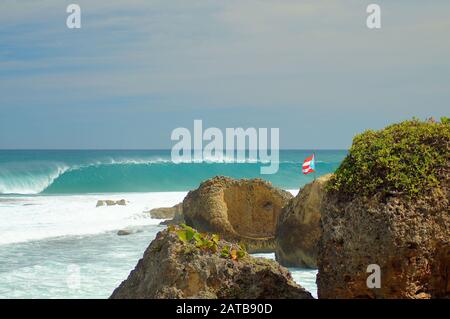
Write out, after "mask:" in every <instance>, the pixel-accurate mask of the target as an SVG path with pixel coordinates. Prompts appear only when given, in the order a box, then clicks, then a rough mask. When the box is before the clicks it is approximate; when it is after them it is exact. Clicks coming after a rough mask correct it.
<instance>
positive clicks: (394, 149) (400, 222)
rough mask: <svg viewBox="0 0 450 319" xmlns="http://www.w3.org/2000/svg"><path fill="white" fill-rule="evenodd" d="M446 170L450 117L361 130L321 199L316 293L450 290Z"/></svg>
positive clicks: (399, 294) (397, 294) (436, 294)
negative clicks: (373, 268) (372, 269)
mask: <svg viewBox="0 0 450 319" xmlns="http://www.w3.org/2000/svg"><path fill="white" fill-rule="evenodd" d="M449 176H450V126H449V122H448V121H447V122H444V121H443V123H436V122H432V121H429V122H425V123H424V122H419V121H417V120H413V121H407V122H404V123H400V124H395V125H392V126H389V127H387V128H386V129H384V130H381V131H367V132H366V133H363V134H361V135H360V136H357V137H356V138H355V139H354V142H353V145H352V148H351V149H350V151H349V155H348V156H347V158H346V159H345V160H344V161H343V163H342V165H341V166H340V167H339V169H338V170H337V171H336V173H335V175H334V176H333V178H332V179H331V180H330V181H329V183H328V186H329V190H328V191H327V195H326V200H324V206H323V210H322V218H321V225H322V236H321V239H320V241H319V255H318V266H319V274H318V277H317V285H318V295H319V298H389V299H397V298H414V299H416V298H450V281H449V278H450V258H449V254H450V208H449V199H450V185H449V184H450V178H449ZM372 264H375V265H378V266H379V267H380V270H381V271H380V273H379V274H380V279H381V281H380V287H379V288H369V287H368V286H367V279H368V277H369V275H371V274H370V273H368V272H367V271H368V266H369V265H372ZM372 275H375V277H373V276H372ZM372 275H371V278H376V274H372ZM369 283H370V282H369Z"/></svg>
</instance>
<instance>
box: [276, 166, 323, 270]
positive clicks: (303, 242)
mask: <svg viewBox="0 0 450 319" xmlns="http://www.w3.org/2000/svg"><path fill="white" fill-rule="evenodd" d="M330 177H331V174H328V175H325V176H321V177H319V178H318V179H316V180H315V181H314V182H312V183H309V184H307V185H305V186H304V187H303V188H302V189H301V190H300V192H299V193H298V195H297V196H296V197H294V198H293V199H291V200H290V201H289V203H288V204H287V205H286V206H285V207H284V208H283V210H282V212H281V215H280V217H279V219H278V224H277V232H276V235H275V237H276V250H275V255H276V259H277V261H278V262H279V263H280V264H282V265H284V266H287V267H308V268H317V253H318V243H319V239H320V235H321V230H320V216H321V210H322V202H323V199H324V195H325V185H326V183H327V182H328V180H329V179H330Z"/></svg>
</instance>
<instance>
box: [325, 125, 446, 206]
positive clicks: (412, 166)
mask: <svg viewBox="0 0 450 319" xmlns="http://www.w3.org/2000/svg"><path fill="white" fill-rule="evenodd" d="M449 141H450V122H449V119H448V118H442V119H441V122H436V121H434V120H432V119H430V120H428V121H425V122H424V121H420V120H418V119H413V120H410V121H405V122H401V123H398V124H394V125H390V126H388V127H386V128H385V129H382V130H379V131H372V130H369V131H366V132H364V133H362V134H359V135H357V136H356V137H355V138H354V139H353V144H352V147H351V148H350V150H349V153H348V155H347V157H346V158H345V159H344V161H343V162H342V164H341V165H340V167H339V168H338V169H337V170H336V173H335V175H334V176H333V178H332V179H331V180H330V183H328V186H327V187H328V190H329V191H337V192H338V193H339V194H340V195H341V196H345V197H347V198H353V197H354V196H360V195H363V196H372V195H375V194H381V195H382V196H383V195H384V196H385V195H391V194H401V195H405V196H408V197H414V196H417V195H419V194H424V193H427V191H428V190H430V189H431V188H433V187H439V186H440V183H442V180H443V179H445V178H446V177H445V176H447V178H448V175H446V172H447V173H448V168H449V162H450V150H449V148H450V146H449V145H450V142H449ZM447 182H448V181H447Z"/></svg>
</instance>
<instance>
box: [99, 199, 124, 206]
mask: <svg viewBox="0 0 450 319" xmlns="http://www.w3.org/2000/svg"><path fill="white" fill-rule="evenodd" d="M126 204H127V201H126V200H125V199H121V200H110V199H106V200H99V201H97V205H96V207H100V206H115V205H119V206H125V205H126Z"/></svg>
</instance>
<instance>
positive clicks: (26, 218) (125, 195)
mask: <svg viewBox="0 0 450 319" xmlns="http://www.w3.org/2000/svg"><path fill="white" fill-rule="evenodd" d="M311 153H312V151H308V150H283V151H280V163H279V171H278V173H277V174H273V175H261V174H260V167H261V166H266V165H267V163H261V162H259V161H258V160H257V159H256V160H255V159H254V160H248V161H242V162H240V163H234V162H233V160H232V159H225V160H224V161H221V162H214V161H206V162H202V163H178V164H175V163H172V162H171V158H170V150H149V151H138V150H136V151H132V150H126V151H125V150H121V151H76V150H70V151H43V150H40V151H33V150H26V151H25V150H23V151H22V150H21V151H19V150H16V151H7V150H0V221H1V222H0V234H1V236H0V298H107V297H108V296H109V295H110V294H111V293H112V291H113V290H114V288H115V287H117V286H118V285H119V283H120V282H121V281H122V280H124V279H125V278H126V277H127V276H128V274H129V272H130V271H131V270H132V269H133V268H134V266H135V265H136V263H137V261H138V260H139V258H141V257H142V254H143V252H144V250H145V248H146V247H147V246H148V244H149V243H150V241H151V240H152V239H153V238H154V237H155V235H156V233H157V232H158V231H160V230H162V229H163V227H162V226H159V223H160V222H161V220H157V219H152V218H149V216H148V214H146V213H145V211H148V210H150V209H152V208H157V207H166V206H173V205H175V204H177V203H179V202H181V201H182V200H183V198H184V196H185V195H186V193H187V192H188V191H189V190H191V189H195V188H197V187H198V185H199V183H200V182H201V181H203V180H205V179H208V178H210V177H213V176H216V175H226V176H230V177H235V178H254V177H260V178H263V179H266V180H268V181H270V182H272V183H273V184H274V185H275V186H277V187H280V188H283V189H286V190H289V191H291V192H292V193H293V194H294V195H295V194H296V193H297V192H298V190H299V188H301V187H302V186H303V185H305V184H306V183H308V182H311V181H312V180H313V178H314V175H313V174H310V175H307V176H305V175H303V174H302V173H301V163H302V162H303V159H304V158H306V157H307V156H309V155H311ZM346 153H347V152H346V151H345V150H326V151H316V152H315V154H316V170H317V176H320V175H323V174H326V173H330V172H334V171H335V170H336V168H337V167H338V166H339V164H340V163H341V161H342V160H343V158H344V157H345V155H346ZM100 199H113V200H119V199H125V200H127V201H128V204H127V205H126V206H112V207H96V203H97V201H98V200H100ZM124 228H131V229H134V230H135V231H136V233H134V234H132V235H129V236H117V231H118V230H120V229H124ZM261 257H265V258H274V256H273V254H263V255H262V256H261ZM290 270H291V272H292V274H293V277H294V279H295V280H296V281H297V282H299V283H300V284H301V285H302V286H304V287H305V288H306V289H308V290H309V291H311V292H312V293H313V294H314V295H316V294H317V289H316V285H315V275H316V273H317V271H316V270H310V269H298V268H291V269H290Z"/></svg>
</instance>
